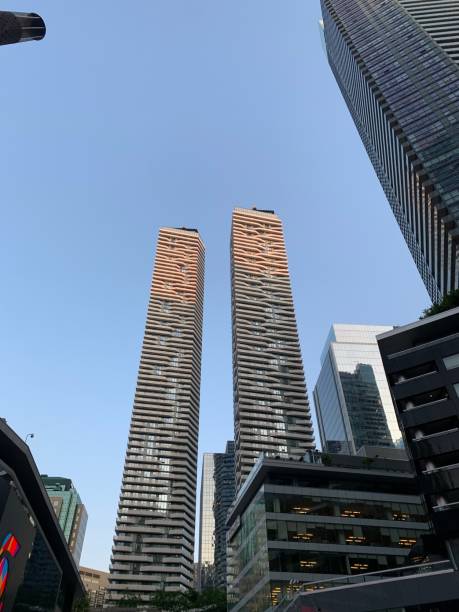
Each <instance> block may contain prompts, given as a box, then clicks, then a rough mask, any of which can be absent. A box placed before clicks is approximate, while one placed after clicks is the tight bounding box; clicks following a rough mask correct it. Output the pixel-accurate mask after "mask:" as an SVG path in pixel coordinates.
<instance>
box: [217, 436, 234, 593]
mask: <svg viewBox="0 0 459 612" xmlns="http://www.w3.org/2000/svg"><path fill="white" fill-rule="evenodd" d="M234 476H235V474H234V442H233V441H228V442H227V443H226V449H225V452H224V453H218V454H216V455H215V496H214V519H215V554H214V559H215V561H214V566H215V586H216V587H217V588H219V589H226V533H227V528H226V519H227V518H228V510H229V509H230V506H231V504H232V503H233V501H234V497H235V493H236V491H235V479H234Z"/></svg>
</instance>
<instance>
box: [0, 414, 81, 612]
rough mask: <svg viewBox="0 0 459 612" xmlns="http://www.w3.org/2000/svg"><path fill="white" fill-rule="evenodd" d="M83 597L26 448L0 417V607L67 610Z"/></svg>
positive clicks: (4, 609)
mask: <svg viewBox="0 0 459 612" xmlns="http://www.w3.org/2000/svg"><path fill="white" fill-rule="evenodd" d="M83 596H84V588H83V584H82V582H81V579H80V576H79V574H78V569H77V566H76V564H75V560H74V558H73V556H72V554H71V552H70V550H69V547H68V545H67V542H66V540H65V538H64V535H63V533H62V529H61V528H60V527H59V522H58V520H57V517H56V514H55V512H54V511H53V507H52V505H51V502H50V499H49V497H48V495H47V493H46V490H45V488H44V486H43V483H42V481H41V478H40V475H39V473H38V469H37V466H36V465H35V462H34V460H33V457H32V455H31V453H30V449H29V447H28V446H27V444H25V442H24V441H23V440H22V439H21V438H19V437H18V436H17V435H16V434H15V433H14V431H13V430H12V429H11V428H10V427H8V425H7V424H6V421H5V420H4V419H0V609H1V610H2V612H13V611H14V612H20V611H23V610H24V611H25V610H49V611H53V612H55V611H56V612H57V611H58V612H71V611H72V610H73V609H74V607H73V606H74V604H75V603H76V602H77V601H79V600H80V599H82V598H83Z"/></svg>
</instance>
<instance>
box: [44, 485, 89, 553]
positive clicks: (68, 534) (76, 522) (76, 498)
mask: <svg viewBox="0 0 459 612" xmlns="http://www.w3.org/2000/svg"><path fill="white" fill-rule="evenodd" d="M41 479H42V481H43V484H44V486H45V489H46V491H47V493H48V496H49V499H50V501H51V504H52V506H53V509H54V512H55V513H56V516H57V519H58V521H59V525H60V526H61V529H62V531H63V532H64V536H65V539H66V541H67V543H68V545H69V549H70V552H71V553H72V555H73V558H74V559H75V563H76V564H77V565H78V564H79V563H80V558H81V552H82V550H83V543H84V536H85V533H86V525H87V523H88V513H87V512H86V508H85V507H84V505H83V503H82V502H81V498H80V495H79V494H78V491H77V490H76V489H75V487H74V486H73V483H72V481H71V480H70V478H61V477H60V476H47V475H43V476H42V477H41Z"/></svg>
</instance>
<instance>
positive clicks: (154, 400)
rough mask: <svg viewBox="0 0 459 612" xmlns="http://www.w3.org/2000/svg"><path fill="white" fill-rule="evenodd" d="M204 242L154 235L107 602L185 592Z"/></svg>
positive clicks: (176, 233) (188, 233)
mask: <svg viewBox="0 0 459 612" xmlns="http://www.w3.org/2000/svg"><path fill="white" fill-rule="evenodd" d="M203 292H204V245H203V242H202V240H201V238H200V236H199V233H198V232H197V230H194V229H186V228H180V229H174V228H162V229H161V230H160V232H159V237H158V245H157V250H156V259H155V267H154V272H153V280H152V285H151V292H150V302H149V305H148V312H147V321H146V326H145V334H144V339H143V346H142V353H141V357H140V365H139V371H138V377H137V387H136V392H135V398H134V407H133V411H132V419H131V426H130V430H129V438H128V445H127V451H126V460H125V464H124V472H123V480H122V485H121V494H120V501H119V507H118V516H117V521H116V530H115V537H114V543H113V553H112V559H111V566H110V581H109V587H108V593H107V600H108V603H117V602H119V601H120V600H122V599H123V597H124V594H125V593H126V592H127V593H130V594H132V595H135V596H137V597H139V598H140V599H141V601H142V602H148V601H149V599H150V596H151V593H152V592H154V591H158V590H166V591H185V590H186V589H188V588H191V587H192V586H193V579H194V573H193V569H194V567H193V554H194V528H195V509H196V470H197V450H198V428H199V396H200V380H201V341H202V310H203Z"/></svg>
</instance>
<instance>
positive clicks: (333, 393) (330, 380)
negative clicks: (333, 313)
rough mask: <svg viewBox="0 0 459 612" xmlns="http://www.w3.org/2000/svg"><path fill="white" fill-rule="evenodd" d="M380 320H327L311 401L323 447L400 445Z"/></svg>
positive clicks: (338, 449) (354, 448)
mask: <svg viewBox="0 0 459 612" xmlns="http://www.w3.org/2000/svg"><path fill="white" fill-rule="evenodd" d="M392 329H393V327H389V326H387V325H386V326H384V325H341V324H338V325H337V324H335V325H332V328H331V330H330V333H329V335H328V338H327V341H326V343H325V347H324V350H323V351H322V356H321V370H320V374H319V378H318V380H317V383H316V386H315V389H314V404H315V408H316V414H317V422H318V425H319V433H320V440H321V443H322V448H323V450H326V451H328V452H330V453H344V454H355V453H356V452H357V451H358V450H359V449H360V448H361V447H362V446H400V445H401V444H402V442H401V438H402V434H401V433H400V430H399V427H398V423H397V416H396V414H395V410H394V405H393V403H392V398H391V394H390V389H389V386H388V384H387V380H386V375H385V372H384V367H383V364H382V361H381V355H380V354H379V349H378V343H377V340H376V336H377V335H378V334H382V333H384V332H387V331H390V330H392Z"/></svg>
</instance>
